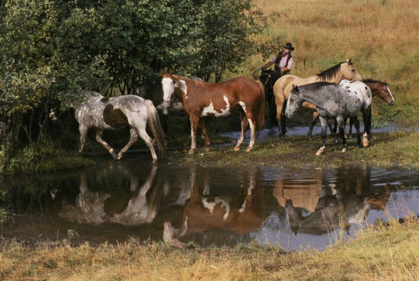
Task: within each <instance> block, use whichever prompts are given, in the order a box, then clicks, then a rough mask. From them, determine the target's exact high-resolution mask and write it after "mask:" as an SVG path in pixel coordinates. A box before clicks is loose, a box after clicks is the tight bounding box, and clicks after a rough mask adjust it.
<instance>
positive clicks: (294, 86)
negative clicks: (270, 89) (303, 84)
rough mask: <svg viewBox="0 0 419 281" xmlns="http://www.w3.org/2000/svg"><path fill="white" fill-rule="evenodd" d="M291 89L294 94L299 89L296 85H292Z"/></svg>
mask: <svg viewBox="0 0 419 281" xmlns="http://www.w3.org/2000/svg"><path fill="white" fill-rule="evenodd" d="M292 89H293V90H294V91H296V92H298V91H299V90H300V89H299V88H298V86H297V85H294V84H292Z"/></svg>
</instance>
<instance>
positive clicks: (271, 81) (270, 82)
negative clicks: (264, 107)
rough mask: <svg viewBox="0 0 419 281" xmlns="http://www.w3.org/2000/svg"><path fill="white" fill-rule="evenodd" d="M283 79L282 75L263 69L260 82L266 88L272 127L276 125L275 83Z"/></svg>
mask: <svg viewBox="0 0 419 281" xmlns="http://www.w3.org/2000/svg"><path fill="white" fill-rule="evenodd" d="M280 77H281V74H280V73H278V72H277V71H275V70H270V69H265V68H262V72H261V74H260V76H259V81H260V82H261V83H262V84H263V87H264V88H265V95H266V96H265V99H266V100H267V102H268V106H269V107H268V108H269V120H270V122H271V124H272V125H274V124H275V123H276V122H277V120H276V104H275V96H274V92H273V89H274V85H275V82H276V81H277V80H278V79H279V78H280Z"/></svg>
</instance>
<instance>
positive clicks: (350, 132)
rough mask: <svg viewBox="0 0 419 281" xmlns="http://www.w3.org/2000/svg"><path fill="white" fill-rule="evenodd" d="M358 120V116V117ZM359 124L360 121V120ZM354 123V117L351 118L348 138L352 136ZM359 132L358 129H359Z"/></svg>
mask: <svg viewBox="0 0 419 281" xmlns="http://www.w3.org/2000/svg"><path fill="white" fill-rule="evenodd" d="M356 120H357V121H358V118H357V119H356ZM358 124H359V121H358ZM352 125H354V120H353V119H352V118H350V119H349V132H348V139H351V138H352ZM357 132H358V131H357Z"/></svg>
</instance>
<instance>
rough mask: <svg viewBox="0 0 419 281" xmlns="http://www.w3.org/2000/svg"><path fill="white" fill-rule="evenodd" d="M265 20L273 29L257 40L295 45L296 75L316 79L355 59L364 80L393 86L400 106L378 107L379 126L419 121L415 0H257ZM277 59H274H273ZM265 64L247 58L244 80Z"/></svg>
mask: <svg viewBox="0 0 419 281" xmlns="http://www.w3.org/2000/svg"><path fill="white" fill-rule="evenodd" d="M255 3H256V4H257V5H258V6H259V7H260V8H261V9H262V10H263V12H264V13H265V15H270V14H271V13H274V12H279V13H281V12H282V13H281V16H280V17H272V18H271V20H270V28H269V29H268V30H267V31H266V32H264V33H263V34H260V35H259V36H257V37H256V40H258V41H262V42H263V41H266V40H268V39H273V40H275V41H276V42H277V44H278V46H279V47H280V46H282V45H284V44H285V42H288V41H289V42H292V43H293V45H294V46H295V48H296V50H295V51H294V53H293V56H294V60H295V65H294V69H293V71H292V73H293V74H295V75H299V76H302V77H307V76H310V75H314V74H317V73H319V72H320V71H323V70H325V69H327V68H329V67H332V66H333V65H336V64H337V63H339V62H340V61H344V60H345V59H349V58H352V60H353V62H354V64H355V66H356V67H357V70H358V72H359V73H360V74H361V76H362V77H363V78H373V79H377V80H386V81H387V82H389V85H390V89H391V90H392V92H393V94H394V96H395V100H396V106H395V107H393V108H389V107H387V106H386V104H385V103H380V102H378V101H375V104H374V105H373V114H374V116H375V117H378V118H379V119H377V120H379V121H380V122H381V123H383V122H387V121H394V120H404V119H407V120H410V121H416V120H418V119H419V110H417V108H418V107H419V49H418V42H419V5H418V2H417V1H416V0H328V1H324V0H312V1H303V0H287V1H277V0H256V1H255ZM272 55H274V54H272ZM266 62H267V59H263V58H262V57H261V56H255V57H252V58H249V60H248V61H247V62H246V64H245V65H244V66H243V67H242V68H241V69H240V70H239V72H240V73H241V74H243V75H248V76H250V75H251V73H252V72H253V71H254V70H255V69H257V68H259V67H261V66H262V65H263V64H264V63H266Z"/></svg>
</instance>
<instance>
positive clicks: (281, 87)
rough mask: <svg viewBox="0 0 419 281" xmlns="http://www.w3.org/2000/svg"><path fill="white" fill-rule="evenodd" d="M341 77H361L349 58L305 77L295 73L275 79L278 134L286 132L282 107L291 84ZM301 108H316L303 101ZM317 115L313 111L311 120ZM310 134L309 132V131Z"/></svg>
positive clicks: (304, 83)
mask: <svg viewBox="0 0 419 281" xmlns="http://www.w3.org/2000/svg"><path fill="white" fill-rule="evenodd" d="M342 79H347V80H351V81H361V80H362V78H361V76H360V75H359V73H358V71H357V70H356V68H355V66H354V65H353V63H352V61H351V60H347V61H344V62H341V63H339V64H337V65H335V66H333V67H331V68H329V69H327V70H325V71H323V72H321V73H319V74H317V75H313V76H310V77H307V78H300V77H298V76H295V75H284V76H282V77H281V78H279V79H278V81H276V83H275V85H274V95H275V102H276V107H277V108H276V111H277V119H278V125H279V135H280V136H285V133H286V123H285V116H284V113H285V112H284V111H283V107H284V105H285V100H286V99H288V97H289V95H290V92H291V89H292V85H296V86H301V85H306V84H309V83H314V82H333V83H339V82H340V81H342ZM302 107H303V108H311V109H316V107H315V106H314V105H313V104H310V103H309V102H305V103H303V105H302ZM317 116H318V114H317V112H314V113H313V120H314V119H316V118H317ZM309 135H311V132H309Z"/></svg>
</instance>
